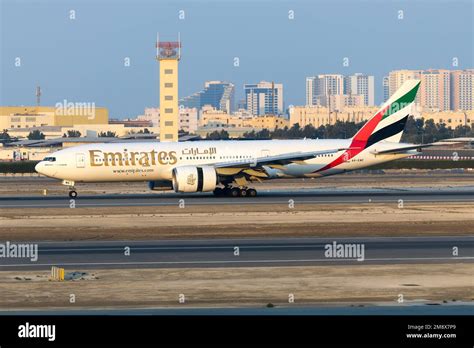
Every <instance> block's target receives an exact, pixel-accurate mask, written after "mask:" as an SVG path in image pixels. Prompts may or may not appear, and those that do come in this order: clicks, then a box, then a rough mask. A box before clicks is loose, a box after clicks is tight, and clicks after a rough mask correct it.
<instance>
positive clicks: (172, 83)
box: [156, 35, 181, 141]
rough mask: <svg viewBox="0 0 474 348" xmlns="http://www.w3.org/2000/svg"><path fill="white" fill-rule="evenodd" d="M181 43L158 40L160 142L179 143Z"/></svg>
mask: <svg viewBox="0 0 474 348" xmlns="http://www.w3.org/2000/svg"><path fill="white" fill-rule="evenodd" d="M180 58H181V41H180V38H179V35H178V41H165V42H160V40H159V36H157V39H156V59H157V60H158V61H159V62H160V141H178V128H179V108H178V61H179V60H180Z"/></svg>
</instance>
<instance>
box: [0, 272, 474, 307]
mask: <svg viewBox="0 0 474 348" xmlns="http://www.w3.org/2000/svg"><path fill="white" fill-rule="evenodd" d="M67 271H68V270H66V272H67ZM473 274H474V265H473V264H456V265H453V264H437V265H425V264H410V265H382V266H379V265H376V266H371V265H354V266H334V267H323V266H310V267H306V266H305V267H269V268H267V267H261V268H221V269H219V268H208V269H130V270H96V271H93V272H91V274H90V276H89V278H90V279H89V280H75V281H64V282H53V281H49V280H48V273H47V272H46V271H42V272H13V271H8V272H0V293H1V294H2V296H0V308H1V309H6V308H8V309H14V308H60V307H63V308H77V307H78V308H85V307H100V308H107V307H112V306H113V307H116V308H117V307H141V306H146V307H163V306H190V307H193V306H217V307H219V306H230V307H233V306H239V307H242V306H262V307H263V306H265V305H267V304H268V303H272V304H274V305H289V303H288V298H289V294H293V295H294V298H295V302H294V303H295V305H311V304H322V303H335V302H338V303H352V304H358V303H372V302H374V301H379V302H382V301H383V302H389V303H390V302H391V303H393V304H394V305H396V304H397V299H398V298H399V297H398V296H399V294H402V295H403V298H404V300H405V303H411V302H416V301H421V300H425V301H432V302H442V301H452V300H456V301H473V300H474V287H473V285H474V284H473V278H472V275H473ZM16 277H18V278H19V279H20V280H18V279H15V278H16ZM25 278H27V279H29V280H24V279H25ZM70 294H74V295H75V300H76V302H75V303H74V304H71V303H69V299H70ZM180 294H184V296H185V303H184V304H180V303H179V302H178V298H179V295H180Z"/></svg>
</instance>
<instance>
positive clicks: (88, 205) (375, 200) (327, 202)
mask: <svg viewBox="0 0 474 348" xmlns="http://www.w3.org/2000/svg"><path fill="white" fill-rule="evenodd" d="M401 196H402V195H401ZM289 197H291V196H289ZM397 198H398V197H397ZM191 199H192V200H194V199H195V198H191ZM368 199H370V202H369V201H368ZM294 201H295V204H309V203H325V204H331V203H366V204H371V203H387V202H395V203H396V202H397V200H396V199H393V200H392V199H388V198H387V199H380V197H378V198H370V197H367V199H363V200H347V201H333V200H324V201H316V200H303V201H298V200H294ZM404 201H405V202H413V203H419V202H423V203H426V202H439V203H446V202H474V198H459V199H455V198H454V199H449V198H443V199H441V198H440V199H437V200H435V199H431V198H429V197H427V198H426V199H404ZM178 203H179V202H178V201H176V202H156V203H133V202H131V203H83V204H81V203H79V202H76V208H77V207H84V208H85V207H102V206H103V207H110V206H123V207H128V206H173V205H178ZM186 204H187V205H219V204H228V205H236V204H239V205H242V204H247V205H252V204H288V201H286V200H284V201H265V200H264V201H256V202H245V201H241V200H236V201H219V200H216V201H215V202H192V201H190V202H187V203H186ZM0 207H1V208H38V207H55V208H61V207H69V201H65V202H64V204H62V203H52V204H47V203H46V204H8V205H0Z"/></svg>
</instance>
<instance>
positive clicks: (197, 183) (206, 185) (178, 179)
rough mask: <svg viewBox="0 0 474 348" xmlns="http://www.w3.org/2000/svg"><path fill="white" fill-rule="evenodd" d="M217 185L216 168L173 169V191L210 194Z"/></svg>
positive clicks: (192, 167)
mask: <svg viewBox="0 0 474 348" xmlns="http://www.w3.org/2000/svg"><path fill="white" fill-rule="evenodd" d="M216 185H217V173H216V170H215V169H214V167H208V166H203V167H195V166H182V167H176V168H174V169H173V189H174V190H175V192H209V191H214V189H215V188H216Z"/></svg>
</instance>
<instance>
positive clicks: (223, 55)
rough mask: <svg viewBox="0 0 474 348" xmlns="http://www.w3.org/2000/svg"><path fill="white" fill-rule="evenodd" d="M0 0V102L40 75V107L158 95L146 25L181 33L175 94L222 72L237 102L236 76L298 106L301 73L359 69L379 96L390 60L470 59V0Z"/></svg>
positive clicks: (12, 101) (151, 34) (473, 8)
mask: <svg viewBox="0 0 474 348" xmlns="http://www.w3.org/2000/svg"><path fill="white" fill-rule="evenodd" d="M0 4H1V7H0V11H1V16H0V23H1V24H0V26H1V36H0V37H1V46H0V51H1V61H0V69H1V71H0V73H1V74H0V77H1V85H0V105H34V103H35V95H34V93H35V86H36V85H38V84H39V85H41V87H42V91H43V96H42V105H54V104H56V103H57V102H62V101H63V99H67V100H68V101H72V102H95V103H96V106H105V107H108V108H109V110H110V117H116V118H123V117H134V116H136V115H138V114H141V113H143V109H144V108H145V107H147V106H157V104H158V64H157V62H156V61H155V59H154V56H155V48H154V45H155V39H156V33H157V32H160V37H161V38H162V40H170V41H171V40H175V39H176V38H177V33H178V32H180V33H181V39H182V44H183V49H182V60H181V62H180V67H179V93H180V96H186V95H189V94H192V93H194V92H197V91H199V90H200V89H202V87H203V84H204V81H206V80H226V81H230V82H233V83H234V84H235V85H236V100H237V99H240V98H242V96H243V84H244V83H255V82H258V81H260V80H267V81H272V80H273V81H275V82H281V83H283V84H284V99H285V106H288V105H290V104H294V105H298V104H304V102H305V77H306V76H311V75H315V74H322V73H341V74H352V73H355V72H362V73H368V74H372V75H375V93H376V102H377V103H380V102H381V98H382V77H383V76H384V75H386V74H387V73H388V72H389V71H390V70H393V69H400V68H421V69H425V68H447V69H452V68H453V67H452V60H453V58H454V57H456V58H457V59H458V61H459V68H472V67H473V66H474V64H473V59H474V49H473V45H474V43H473V42H474V35H473V33H474V27H473V26H474V18H473V17H474V14H473V12H474V5H473V4H474V1H473V0H463V1H448V0H446V1H437V0H426V1H417V0H408V1H387V0H380V1H379V0H370V1H359V0H351V1H337V0H328V1H315V0H313V1H310V0H308V1H297V0H292V1H270V0H265V1H263V0H252V1H250V0H249V1H143V0H126V1H125V0H121V1H112V0H107V1H105V0H95V1H92V0H82V1H68V0H55V1H38V0H36V1H33V0H16V1H13V0H0ZM71 10H73V11H75V19H70V11H71ZM180 10H183V11H184V15H185V18H184V19H180V18H179V15H180V12H179V11H180ZM289 11H293V13H294V19H289V15H290V13H289ZM399 11H403V13H401V12H399ZM400 15H402V16H403V19H398V17H399V16H400ZM17 57H19V58H20V59H21V66H19V67H16V66H15V62H16V61H15V59H16V58H17ZM126 57H129V58H130V64H131V65H130V67H125V66H124V59H125V58H126ZM234 57H238V58H239V60H240V66H239V67H234ZM344 57H348V58H349V66H348V67H344V66H343V59H344Z"/></svg>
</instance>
